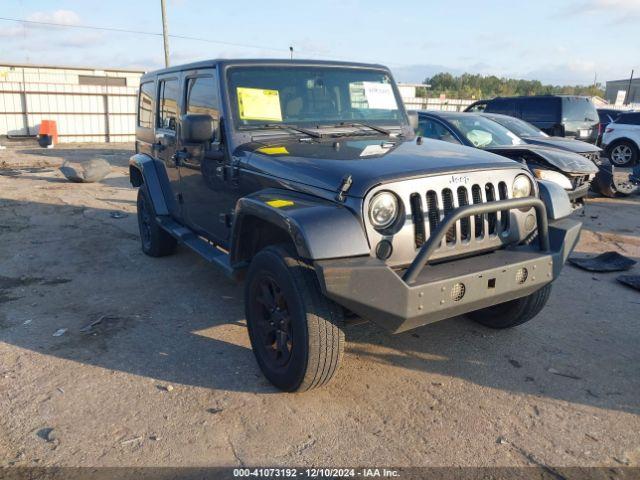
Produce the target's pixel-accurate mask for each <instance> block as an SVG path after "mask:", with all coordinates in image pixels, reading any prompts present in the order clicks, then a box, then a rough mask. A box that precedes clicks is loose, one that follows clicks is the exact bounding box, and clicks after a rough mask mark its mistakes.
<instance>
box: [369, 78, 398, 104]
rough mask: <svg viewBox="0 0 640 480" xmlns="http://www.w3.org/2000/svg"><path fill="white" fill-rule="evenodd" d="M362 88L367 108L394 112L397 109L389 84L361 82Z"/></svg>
mask: <svg viewBox="0 0 640 480" xmlns="http://www.w3.org/2000/svg"><path fill="white" fill-rule="evenodd" d="M362 86H363V88H364V96H365V98H366V99H367V103H368V104H369V108H379V109H382V110H395V109H396V108H398V105H397V104H396V97H395V96H394V95H393V89H392V88H391V84H390V83H379V82H362Z"/></svg>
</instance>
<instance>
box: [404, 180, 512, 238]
mask: <svg viewBox="0 0 640 480" xmlns="http://www.w3.org/2000/svg"><path fill="white" fill-rule="evenodd" d="M423 195H424V199H425V202H424V205H425V207H426V211H424V210H423V207H422V205H423V204H422V201H421V198H422V197H421V194H420V193H418V192H414V193H412V194H411V196H410V198H411V202H410V205H411V218H412V219H413V223H414V240H415V245H416V247H417V248H419V247H420V246H421V245H422V244H424V242H425V239H426V238H429V236H430V235H431V233H432V232H433V231H434V230H435V229H436V228H437V227H438V225H440V223H441V222H442V221H443V219H444V217H445V216H446V215H447V214H449V213H450V212H452V211H453V210H455V209H457V208H459V207H463V206H465V205H469V202H470V201H471V202H472V203H473V204H479V203H486V202H493V201H496V200H506V199H507V198H509V190H508V188H507V184H506V183H505V182H496V183H493V182H488V183H485V184H477V183H476V184H473V185H470V186H466V185H463V186H459V187H458V188H457V189H456V190H455V192H454V191H453V190H452V189H450V188H443V189H442V190H439V191H436V190H429V191H427V192H426V193H425V194H423ZM508 231H509V212H508V211H506V210H505V211H500V212H493V213H488V214H484V215H473V216H472V217H465V218H462V219H460V220H459V221H457V222H456V224H455V226H453V227H451V228H450V229H449V230H448V231H447V234H446V236H445V238H444V242H445V244H446V245H450V246H452V245H457V244H461V243H470V242H473V241H476V240H482V239H484V238H485V232H486V233H487V235H488V236H489V237H497V236H498V235H500V234H503V233H507V232H508Z"/></svg>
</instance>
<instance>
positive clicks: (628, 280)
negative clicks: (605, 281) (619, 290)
mask: <svg viewBox="0 0 640 480" xmlns="http://www.w3.org/2000/svg"><path fill="white" fill-rule="evenodd" d="M616 280H618V281H619V282H620V283H622V284H624V285H626V286H628V287H631V288H635V289H636V290H638V291H640V275H620V276H619V277H618V278H616Z"/></svg>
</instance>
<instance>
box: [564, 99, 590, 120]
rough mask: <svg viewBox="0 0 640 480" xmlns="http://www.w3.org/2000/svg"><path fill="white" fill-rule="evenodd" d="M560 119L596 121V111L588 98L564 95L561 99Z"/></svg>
mask: <svg viewBox="0 0 640 480" xmlns="http://www.w3.org/2000/svg"><path fill="white" fill-rule="evenodd" d="M562 103H563V107H564V108H563V111H562V119H563V120H564V121H565V122H597V121H598V111H597V110H596V107H594V106H593V103H591V101H590V100H589V99H588V98H584V97H565V98H563V99H562Z"/></svg>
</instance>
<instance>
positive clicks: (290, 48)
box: [289, 46, 293, 60]
mask: <svg viewBox="0 0 640 480" xmlns="http://www.w3.org/2000/svg"><path fill="white" fill-rule="evenodd" d="M289 54H290V55H291V60H293V47H292V46H290V47H289Z"/></svg>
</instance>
